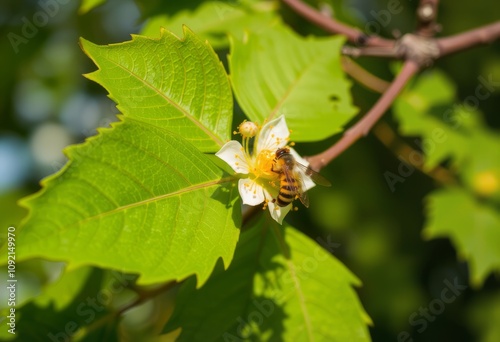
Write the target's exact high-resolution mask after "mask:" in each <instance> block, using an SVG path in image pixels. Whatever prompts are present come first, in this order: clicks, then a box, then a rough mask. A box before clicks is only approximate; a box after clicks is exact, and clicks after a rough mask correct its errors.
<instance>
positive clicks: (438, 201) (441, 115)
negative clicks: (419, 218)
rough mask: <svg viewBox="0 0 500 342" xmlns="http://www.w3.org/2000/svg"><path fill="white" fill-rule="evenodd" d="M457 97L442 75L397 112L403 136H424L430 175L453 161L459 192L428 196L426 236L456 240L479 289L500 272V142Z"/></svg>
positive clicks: (428, 77)
mask: <svg viewBox="0 0 500 342" xmlns="http://www.w3.org/2000/svg"><path fill="white" fill-rule="evenodd" d="M476 89H477V88H476ZM487 90H488V88H487V87H486V86H483V89H482V91H481V93H479V92H477V91H476V94H475V96H476V97H473V98H472V99H471V100H469V101H470V103H473V104H474V103H475V101H479V97H483V98H484V96H485V95H484V92H485V91H487ZM455 97H456V96H455V89H454V87H453V84H452V82H451V81H450V80H448V78H447V77H446V76H445V75H444V74H443V73H441V72H429V73H427V74H424V75H423V76H422V77H421V78H419V79H418V80H417V81H416V82H415V84H414V85H413V86H412V87H411V89H410V90H408V91H406V92H405V93H404V94H403V95H402V96H401V97H400V99H398V101H397V102H396V104H395V107H394V108H395V115H396V118H397V119H398V120H399V122H400V130H401V132H402V133H403V134H405V135H410V136H415V135H421V136H422V142H421V146H422V149H423V151H424V152H425V161H424V167H425V169H427V170H431V169H432V168H434V167H436V166H437V165H439V164H440V163H441V162H443V161H448V162H449V164H450V165H452V166H453V168H454V169H455V170H456V172H457V175H458V177H459V179H460V186H461V187H460V188H451V189H444V190H441V191H437V192H434V193H432V194H431V195H430V196H429V198H428V202H429V205H428V222H427V225H426V228H425V230H424V235H425V236H426V237H427V238H435V237H449V238H451V240H452V241H453V243H454V245H455V246H456V248H457V250H458V252H459V254H460V256H461V257H462V258H464V259H466V260H468V261H469V262H470V269H471V282H472V284H474V285H476V286H479V285H481V284H482V283H483V281H484V280H485V278H486V277H487V275H488V274H489V273H490V272H492V271H497V272H498V271H500V254H499V253H498V248H497V246H498V241H499V239H500V234H499V233H498V232H500V215H499V214H498V209H497V207H498V205H500V191H499V189H500V148H499V146H500V137H499V136H498V135H497V134H495V133H494V132H492V131H491V130H489V129H488V128H486V127H485V125H484V123H483V122H482V120H481V117H480V113H479V112H478V111H477V110H476V109H475V108H474V107H472V106H471V105H470V103H469V104H468V105H467V104H463V105H456V104H455ZM450 213H454V214H453V215H450Z"/></svg>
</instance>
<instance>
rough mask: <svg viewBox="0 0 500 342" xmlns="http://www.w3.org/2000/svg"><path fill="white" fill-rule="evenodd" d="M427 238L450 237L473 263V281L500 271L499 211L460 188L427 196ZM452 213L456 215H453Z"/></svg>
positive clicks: (463, 255) (480, 280)
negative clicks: (499, 247) (499, 242)
mask: <svg viewBox="0 0 500 342" xmlns="http://www.w3.org/2000/svg"><path fill="white" fill-rule="evenodd" d="M427 201H428V216H429V221H428V222H427V226H426V227H425V229H424V232H423V233H424V235H425V236H426V237H427V238H437V237H449V238H450V239H452V241H453V242H454V244H455V246H456V247H457V250H458V253H459V255H460V256H461V257H462V258H464V259H467V260H468V261H469V264H470V270H471V281H472V283H473V284H474V285H476V286H478V285H480V284H482V282H483V281H484V279H485V278H486V276H487V275H488V274H489V273H490V272H491V271H498V270H500V250H499V249H498V241H500V214H499V213H498V210H495V209H494V208H491V207H489V206H488V205H487V204H484V203H480V202H478V201H477V200H476V199H475V198H474V197H473V196H472V195H471V194H470V193H467V192H465V191H464V190H462V189H459V188H450V189H444V190H440V191H436V192H434V193H433V194H431V195H430V196H429V197H428V199H427ZM450 213H453V215H450Z"/></svg>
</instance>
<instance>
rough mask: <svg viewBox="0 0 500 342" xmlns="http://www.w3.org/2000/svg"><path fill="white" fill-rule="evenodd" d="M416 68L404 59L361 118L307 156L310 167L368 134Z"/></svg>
mask: <svg viewBox="0 0 500 342" xmlns="http://www.w3.org/2000/svg"><path fill="white" fill-rule="evenodd" d="M418 70H419V66H418V65H417V64H416V63H415V62H414V61H411V60H410V61H406V62H405V63H404V65H403V68H402V70H401V72H400V73H399V74H398V75H397V76H396V78H395V79H394V81H393V82H392V83H391V85H390V86H389V88H388V89H387V90H386V92H385V93H384V94H383V95H382V96H381V97H380V99H379V100H378V101H377V103H376V104H375V105H374V106H373V107H372V108H371V109H370V111H368V113H366V115H365V116H364V117H363V118H362V119H361V120H359V121H358V122H357V123H356V124H355V125H354V126H353V127H351V128H350V129H349V130H347V131H346V132H345V133H344V135H343V136H342V138H341V139H340V140H339V141H338V142H337V143H336V144H334V145H333V146H332V147H330V148H329V149H327V150H326V151H324V152H322V153H320V154H317V155H315V156H312V157H310V158H308V161H309V165H310V166H311V168H312V169H314V170H317V171H319V170H320V169H321V168H322V167H323V166H325V165H327V164H328V163H330V162H331V161H332V160H333V159H334V158H336V157H337V156H338V155H339V154H341V153H342V152H343V151H345V150H346V149H347V148H348V147H350V146H351V145H352V144H353V143H354V142H356V141H357V140H358V139H359V138H361V137H362V136H365V135H366V134H368V132H369V131H370V129H371V128H372V127H373V125H374V124H375V123H376V122H377V121H378V120H379V119H380V118H381V117H382V115H383V114H384V113H385V112H386V110H387V109H388V108H389V107H390V106H391V104H392V102H393V101H394V99H395V98H396V97H397V96H398V95H399V93H400V92H401V90H402V89H403V88H404V86H405V85H406V84H407V82H408V81H409V80H410V79H411V78H412V76H413V75H415V74H416V73H417V72H418Z"/></svg>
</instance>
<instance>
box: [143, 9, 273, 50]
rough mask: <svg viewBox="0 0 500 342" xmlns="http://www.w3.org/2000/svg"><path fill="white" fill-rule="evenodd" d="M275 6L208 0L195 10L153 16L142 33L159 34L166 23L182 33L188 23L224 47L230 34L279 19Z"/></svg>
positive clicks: (239, 35) (253, 29)
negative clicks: (275, 12) (183, 27)
mask: <svg viewBox="0 0 500 342" xmlns="http://www.w3.org/2000/svg"><path fill="white" fill-rule="evenodd" d="M274 9H275V5H274V4H273V3H272V2H267V1H259V2H256V1H242V2H236V1H234V2H230V1H227V2H224V1H207V2H204V3H202V4H201V5H200V6H199V7H197V8H196V9H195V10H194V11H190V10H184V11H181V12H178V13H176V14H175V15H173V16H171V15H170V13H165V14H162V15H158V16H155V17H152V18H150V19H148V22H147V23H146V25H145V26H144V28H143V29H142V31H141V34H143V35H145V36H151V37H156V36H158V35H159V32H160V27H165V28H168V29H169V30H171V31H172V32H173V33H175V34H177V35H179V36H181V35H182V26H183V25H186V26H188V27H189V28H190V29H191V30H193V32H194V33H196V34H197V35H198V36H199V37H200V38H202V39H206V40H208V42H209V43H210V45H211V46H212V47H214V48H224V47H227V46H228V45H229V40H228V34H231V35H233V36H236V37H242V36H243V32H244V31H245V30H249V31H252V32H255V31H260V30H261V29H263V28H264V27H266V26H268V25H269V24H270V22H271V21H273V20H277V19H276V16H275V14H274Z"/></svg>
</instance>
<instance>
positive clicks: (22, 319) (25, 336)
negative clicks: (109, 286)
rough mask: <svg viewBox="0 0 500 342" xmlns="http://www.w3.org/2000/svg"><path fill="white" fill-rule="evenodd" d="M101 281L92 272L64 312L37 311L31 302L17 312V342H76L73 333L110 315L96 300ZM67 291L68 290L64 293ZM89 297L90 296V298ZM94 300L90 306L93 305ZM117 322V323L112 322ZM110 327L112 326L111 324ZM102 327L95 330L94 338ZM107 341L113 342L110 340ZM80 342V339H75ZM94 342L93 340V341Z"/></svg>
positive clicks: (99, 273) (49, 308) (100, 276)
mask: <svg viewBox="0 0 500 342" xmlns="http://www.w3.org/2000/svg"><path fill="white" fill-rule="evenodd" d="M102 281H103V272H102V271H100V270H97V269H94V270H93V272H91V273H90V274H88V275H87V279H86V280H85V284H84V285H83V286H82V287H81V288H80V290H79V291H75V294H76V295H75V297H74V298H73V300H72V301H71V303H69V305H67V306H66V307H65V308H64V309H62V310H60V309H56V307H55V306H54V305H53V304H49V305H48V306H45V307H40V306H38V305H36V304H35V302H31V303H29V304H27V305H25V306H23V307H22V308H21V309H20V310H16V314H17V316H16V317H17V321H16V333H17V334H16V337H17V340H18V341H69V340H76V339H75V338H74V337H75V335H74V334H75V333H77V332H78V331H79V329H81V328H83V327H84V326H86V325H87V324H89V323H91V322H96V321H97V320H99V319H101V318H103V317H104V316H105V315H108V314H111V312H110V311H109V309H108V308H107V307H106V306H105V305H100V304H102V303H101V302H100V301H99V299H100V298H97V303H96V296H97V295H99V294H100V293H101V292H100V289H101V285H102ZM66 290H67V289H66ZM89 294H90V295H89ZM92 300H93V302H92ZM115 322H116V321H115ZM111 324H113V323H111ZM104 328H105V327H98V328H97V329H96V330H97V331H95V332H93V333H94V334H97V333H98V332H99V331H102V330H101V329H104ZM113 333H116V330H115V331H114V332H113ZM107 336H108V339H106V341H113V340H114V339H109V337H110V335H109V332H108V335H107ZM78 340H79V339H78ZM94 341H95V340H94Z"/></svg>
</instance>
